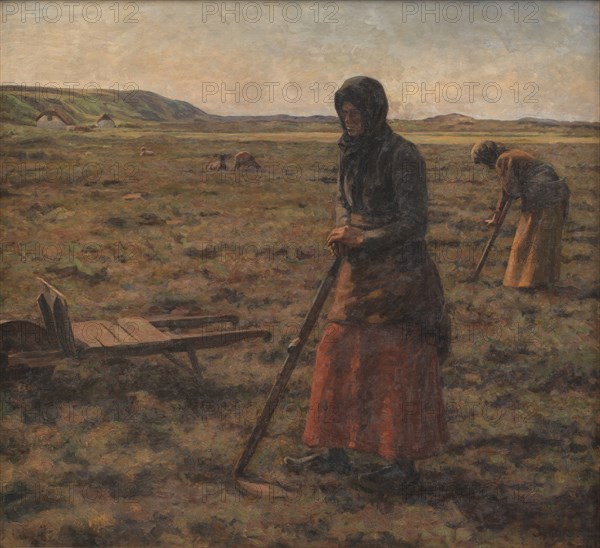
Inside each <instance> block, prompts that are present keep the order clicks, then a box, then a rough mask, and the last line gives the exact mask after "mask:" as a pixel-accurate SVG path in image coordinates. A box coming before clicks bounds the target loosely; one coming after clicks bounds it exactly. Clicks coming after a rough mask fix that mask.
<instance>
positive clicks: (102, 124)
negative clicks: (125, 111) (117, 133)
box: [96, 112, 117, 129]
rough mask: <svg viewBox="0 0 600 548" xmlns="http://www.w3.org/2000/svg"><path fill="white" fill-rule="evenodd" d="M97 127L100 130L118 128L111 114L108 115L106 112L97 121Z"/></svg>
mask: <svg viewBox="0 0 600 548" xmlns="http://www.w3.org/2000/svg"><path fill="white" fill-rule="evenodd" d="M96 127H98V128H99V129H106V128H113V127H117V124H115V121H114V120H113V119H112V118H111V117H110V114H106V112H105V113H104V114H103V115H102V116H100V118H98V119H97V120H96Z"/></svg>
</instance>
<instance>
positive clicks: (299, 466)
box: [283, 447, 352, 475]
mask: <svg viewBox="0 0 600 548" xmlns="http://www.w3.org/2000/svg"><path fill="white" fill-rule="evenodd" d="M283 463H284V464H285V466H286V467H287V468H288V469H289V470H291V471H293V472H300V471H302V470H310V471H312V472H316V473H317V474H329V473H331V472H335V473H337V474H342V475H347V474H349V473H350V472H351V470H352V465H351V463H350V459H349V458H348V454H347V453H346V451H345V450H344V449H339V448H337V447H335V448H331V449H328V450H326V451H323V452H321V453H313V454H311V455H308V456H306V457H284V459H283Z"/></svg>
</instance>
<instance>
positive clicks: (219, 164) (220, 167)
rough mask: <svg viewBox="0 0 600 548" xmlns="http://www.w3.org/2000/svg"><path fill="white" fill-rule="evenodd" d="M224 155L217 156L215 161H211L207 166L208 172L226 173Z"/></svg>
mask: <svg viewBox="0 0 600 548" xmlns="http://www.w3.org/2000/svg"><path fill="white" fill-rule="evenodd" d="M226 157H227V155H226V154H219V158H218V159H217V160H213V161H212V162H211V163H210V164H208V171H227V164H226V163H225V158H226Z"/></svg>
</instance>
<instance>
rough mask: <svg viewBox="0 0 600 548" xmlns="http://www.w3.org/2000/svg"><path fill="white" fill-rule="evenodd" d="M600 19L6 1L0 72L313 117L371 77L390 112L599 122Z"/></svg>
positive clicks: (455, 11) (394, 6)
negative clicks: (341, 89) (350, 84)
mask: <svg viewBox="0 0 600 548" xmlns="http://www.w3.org/2000/svg"><path fill="white" fill-rule="evenodd" d="M36 6H37V9H36ZM517 8H518V9H517ZM598 16H599V8H598V3H597V2H573V1H563V2H545V1H544V2H539V1H538V2H520V3H516V2H512V1H511V2H485V1H480V2H470V3H469V2H425V3H421V2H396V1H387V2H375V1H372V2H321V3H319V4H317V3H316V2H314V1H311V2H270V3H267V2H260V1H259V2H244V1H240V2H231V1H229V2H178V1H174V2H160V1H152V2H147V1H138V2H126V1H123V2H121V1H117V2H114V1H111V2H106V3H104V2H86V1H83V0H77V1H75V2H72V3H68V2H62V1H60V0H59V1H57V2H45V1H38V2H27V3H26V5H25V4H23V3H19V2H3V3H2V24H1V50H0V56H1V57H0V62H1V63H0V67H1V71H2V72H1V81H2V83H4V84H6V83H9V82H14V83H19V84H21V83H24V84H26V85H34V84H35V83H39V84H41V85H42V86H44V85H46V84H49V83H57V84H59V85H61V86H65V87H66V86H67V85H71V86H75V87H79V88H81V87H83V86H85V85H89V86H93V85H95V84H98V85H100V86H102V87H106V88H108V87H111V86H112V88H113V89H116V88H120V89H123V88H125V87H126V85H127V84H129V89H131V87H132V86H137V87H139V89H144V90H150V91H155V92H157V93H160V94H162V95H165V96H167V97H170V98H173V99H182V100H186V101H189V102H190V103H192V104H194V105H196V106H197V107H199V108H201V109H203V110H206V111H208V112H210V113H214V114H275V113H289V114H296V115H306V114H333V106H332V104H331V99H332V92H333V91H334V89H335V87H336V86H339V85H340V84H341V83H342V82H343V81H344V79H345V78H348V77H350V76H355V75H369V76H372V77H374V78H377V79H379V80H380V81H381V82H382V83H383V84H384V86H385V88H386V91H387V93H388V97H389V98H390V102H391V116H392V117H399V118H423V117H426V116H432V115H436V114H447V113H451V112H461V113H464V114H468V115H471V116H475V117H477V118H498V119H516V118H520V117H523V116H537V117H542V118H556V119H562V120H598V119H599V106H598V105H599V94H598V79H599V73H598V40H599V37H598V21H599V17H598ZM36 19H37V21H36ZM73 83H77V84H73ZM90 89H92V88H90ZM228 92H229V93H228Z"/></svg>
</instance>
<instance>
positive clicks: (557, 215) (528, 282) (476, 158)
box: [471, 141, 570, 288]
mask: <svg viewBox="0 0 600 548" xmlns="http://www.w3.org/2000/svg"><path fill="white" fill-rule="evenodd" d="M471 158H472V159H473V162H474V163H476V164H484V165H486V166H487V167H489V168H490V169H494V168H495V169H496V173H497V174H498V177H499V178H500V182H501V184H502V192H501V194H500V198H499V200H498V204H497V206H496V210H495V212H494V216H493V217H492V218H491V219H488V220H486V221H485V222H486V223H488V224H489V225H496V224H498V220H499V219H500V214H501V212H502V210H503V208H504V205H505V204H506V202H507V200H508V199H509V197H511V198H513V199H516V198H520V199H521V218H520V220H519V225H518V227H517V232H516V234H515V238H514V241H513V244H512V249H511V253H510V258H509V260H508V266H507V268H506V272H505V274H504V281H503V284H504V285H505V286H508V287H520V288H536V287H537V288H541V287H545V286H548V285H550V284H552V283H554V282H557V281H558V280H559V279H560V248H561V239H562V230H563V225H564V223H565V221H566V219H567V215H568V210H569V195H570V193H569V187H568V186H567V184H566V183H565V181H564V180H563V179H560V178H559V176H558V175H557V174H556V172H555V171H554V168H553V167H552V166H551V165H550V164H547V163H545V162H542V161H540V160H536V159H535V158H534V157H533V156H532V155H531V154H528V153H527V152H523V151H522V150H517V149H508V148H507V147H505V146H504V145H502V144H501V143H495V142H494V141H481V142H479V143H477V144H476V145H475V146H474V147H473V149H472V150H471Z"/></svg>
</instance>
